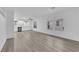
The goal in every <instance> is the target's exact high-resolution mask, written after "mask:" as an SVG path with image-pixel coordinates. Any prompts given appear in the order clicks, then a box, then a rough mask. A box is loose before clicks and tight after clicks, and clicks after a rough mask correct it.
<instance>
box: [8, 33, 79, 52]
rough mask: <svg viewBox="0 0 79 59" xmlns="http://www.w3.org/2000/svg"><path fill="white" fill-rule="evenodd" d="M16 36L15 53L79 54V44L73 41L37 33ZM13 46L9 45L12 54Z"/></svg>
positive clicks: (17, 34) (16, 34)
mask: <svg viewBox="0 0 79 59" xmlns="http://www.w3.org/2000/svg"><path fill="white" fill-rule="evenodd" d="M14 36H15V39H14V52H79V42H77V41H73V40H68V39H64V38H58V37H55V36H51V35H48V34H44V33H39V32H35V31H24V32H17V33H15V34H14ZM12 40H13V39H12ZM7 42H12V41H11V40H10V41H9V40H8V41H7ZM11 44H12V43H9V44H7V47H8V48H9V49H8V50H7V52H12V51H11V48H12V47H13V44H12V45H11Z"/></svg>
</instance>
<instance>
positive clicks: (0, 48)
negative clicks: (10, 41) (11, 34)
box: [0, 39, 7, 52]
mask: <svg viewBox="0 0 79 59" xmlns="http://www.w3.org/2000/svg"><path fill="white" fill-rule="evenodd" d="M6 40H7V39H4V40H3V41H2V43H1V45H0V52H1V51H2V49H3V47H4V45H5V42H6Z"/></svg>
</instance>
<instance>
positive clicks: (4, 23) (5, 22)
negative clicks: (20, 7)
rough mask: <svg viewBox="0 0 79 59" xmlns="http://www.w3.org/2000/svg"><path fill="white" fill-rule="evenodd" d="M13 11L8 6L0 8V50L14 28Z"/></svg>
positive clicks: (10, 36)
mask: <svg viewBox="0 0 79 59" xmlns="http://www.w3.org/2000/svg"><path fill="white" fill-rule="evenodd" d="M13 18H14V15H13V11H12V10H11V9H10V8H0V51H1V49H2V48H3V46H4V44H5V42H6V40H7V39H8V38H12V33H13V30H14V24H13Z"/></svg>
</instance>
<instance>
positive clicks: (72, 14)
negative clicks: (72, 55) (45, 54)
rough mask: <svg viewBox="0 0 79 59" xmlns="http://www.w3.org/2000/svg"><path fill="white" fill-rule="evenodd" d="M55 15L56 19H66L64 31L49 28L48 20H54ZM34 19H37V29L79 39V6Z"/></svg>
mask: <svg viewBox="0 0 79 59" xmlns="http://www.w3.org/2000/svg"><path fill="white" fill-rule="evenodd" d="M54 17H55V18H56V19H58V18H63V19H64V28H65V29H64V31H55V30H47V21H48V20H54ZM34 21H37V26H38V28H37V29H34V28H33V30H35V31H38V32H43V33H47V34H51V35H56V36H59V37H63V38H68V39H72V40H76V41H79V8H68V9H66V10H63V11H59V12H57V13H52V14H49V15H45V16H42V17H39V18H38V19H36V20H34Z"/></svg>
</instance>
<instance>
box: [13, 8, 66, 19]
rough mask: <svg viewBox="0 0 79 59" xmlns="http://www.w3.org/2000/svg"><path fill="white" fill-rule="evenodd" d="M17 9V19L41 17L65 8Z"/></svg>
mask: <svg viewBox="0 0 79 59" xmlns="http://www.w3.org/2000/svg"><path fill="white" fill-rule="evenodd" d="M14 9H15V17H19V18H21V17H39V16H43V15H47V14H51V13H54V12H57V11H60V10H63V9H66V8H64V7H56V8H51V7H16V8H14Z"/></svg>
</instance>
